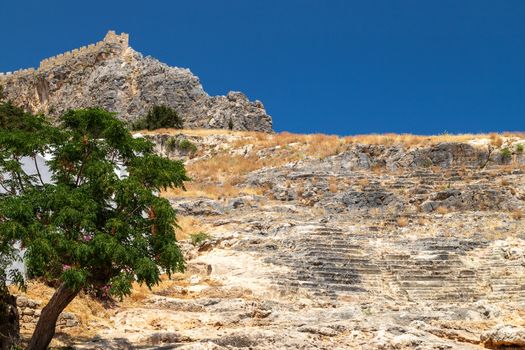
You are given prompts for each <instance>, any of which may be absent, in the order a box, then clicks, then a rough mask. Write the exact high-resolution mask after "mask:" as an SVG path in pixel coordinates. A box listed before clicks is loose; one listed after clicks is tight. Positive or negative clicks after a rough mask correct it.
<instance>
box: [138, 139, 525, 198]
mask: <svg viewBox="0 0 525 350" xmlns="http://www.w3.org/2000/svg"><path fill="white" fill-rule="evenodd" d="M140 133H142V134H143V135H155V134H162V135H177V134H184V135H187V136H195V137H207V136H212V135H229V136H232V137H233V141H231V142H230V144H229V147H226V148H224V149H220V150H219V151H214V153H213V154H212V156H209V157H201V158H198V159H195V160H194V161H192V162H189V163H188V164H187V165H186V168H187V170H188V173H189V174H190V176H191V177H192V182H191V183H189V184H188V186H187V191H182V190H179V189H173V190H172V189H170V190H167V191H164V192H163V194H164V195H165V196H167V197H207V198H212V199H223V198H231V197H235V196H239V195H242V194H257V195H259V194H262V193H261V192H262V189H254V188H240V187H239V186H238V184H239V183H241V182H242V181H243V179H244V176H245V175H246V174H248V173H250V172H253V171H256V170H259V169H262V168H265V167H279V166H282V165H284V164H287V163H291V162H297V161H300V160H302V159H305V158H307V157H309V158H314V159H323V158H325V157H329V156H332V155H336V154H338V153H341V152H343V151H344V150H346V149H347V148H348V147H349V146H350V145H352V144H370V145H385V146H388V145H394V144H399V145H403V146H405V147H408V148H410V147H422V146H429V145H432V144H437V143H441V142H468V141H472V140H486V144H492V145H495V146H501V145H502V144H503V142H505V141H504V138H505V137H506V138H509V137H519V138H525V133H503V134H447V133H445V134H441V135H434V136H421V135H411V134H370V135H355V136H346V137H340V136H335V135H324V134H309V135H305V134H293V133H289V132H281V133H275V134H268V133H263V132H255V131H230V130H213V129H182V130H179V129H159V130H154V131H140ZM248 146H249V152H247V153H246V154H240V153H242V152H237V153H236V152H233V151H234V150H242V149H243V148H245V147H248ZM199 155H202V153H201V150H199ZM373 170H374V173H375V174H377V175H379V174H381V173H382V172H383V171H384V169H383V168H381V167H380V166H377V167H374V169H373ZM361 185H362V186H363V185H364V184H361ZM336 190H337V184H336V183H334V182H332V183H331V184H330V191H336Z"/></svg>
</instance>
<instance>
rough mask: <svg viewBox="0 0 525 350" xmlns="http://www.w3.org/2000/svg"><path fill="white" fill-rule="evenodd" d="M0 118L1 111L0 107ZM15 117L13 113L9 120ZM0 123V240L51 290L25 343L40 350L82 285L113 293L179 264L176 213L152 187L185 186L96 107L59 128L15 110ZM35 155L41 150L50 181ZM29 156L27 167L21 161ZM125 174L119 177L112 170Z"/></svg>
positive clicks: (179, 169) (177, 173) (176, 166)
mask: <svg viewBox="0 0 525 350" xmlns="http://www.w3.org/2000/svg"><path fill="white" fill-rule="evenodd" d="M0 117H1V113H0ZM17 119H19V120H17ZM6 125H7V127H5V126H4V124H2V128H1V129H0V174H6V176H4V177H2V179H1V181H0V183H1V186H2V187H3V188H4V194H3V195H2V196H1V197H0V244H1V246H3V247H10V246H13V244H14V243H15V242H19V243H20V244H21V245H22V246H23V247H24V248H25V255H24V261H25V265H26V268H27V273H28V275H29V276H30V277H38V278H40V279H43V280H44V281H47V282H48V283H49V284H52V285H54V286H55V287H56V291H55V293H54V295H53V296H52V298H51V299H50V300H49V302H48V304H47V305H46V306H45V307H44V309H43V310H42V313H41V316H40V318H39V321H38V323H37V325H36V329H35V332H34V334H33V336H32V338H31V341H30V342H29V345H28V348H27V349H29V350H44V349H46V348H47V346H48V345H49V343H50V341H51V339H52V338H53V336H54V333H55V326H56V321H57V319H58V317H59V315H60V313H61V312H62V311H63V310H64V308H65V307H66V306H67V305H68V304H69V303H70V302H71V301H72V300H73V299H74V298H75V297H76V296H77V295H78V293H79V292H80V291H81V290H87V291H89V292H91V293H95V294H98V295H99V296H101V297H106V296H108V295H112V296H115V297H119V298H122V297H124V296H126V295H129V294H130V293H131V287H132V282H133V281H135V280H136V281H138V282H139V283H145V284H146V285H147V286H148V287H151V286H153V285H155V284H158V283H159V282H160V275H161V273H167V274H168V275H170V274H171V273H173V272H176V271H183V270H184V262H183V257H182V254H181V252H180V250H179V247H178V245H177V241H176V238H175V232H174V230H175V225H176V221H175V219H176V218H175V210H174V209H173V208H172V207H171V205H170V203H169V201H168V200H166V199H164V198H160V197H159V195H158V193H159V192H160V190H161V189H164V188H167V187H184V181H187V180H188V177H187V176H186V173H185V169H184V166H183V164H182V163H181V162H180V161H172V160H169V159H166V158H163V157H160V156H158V155H156V154H154V152H153V144H152V143H151V142H149V141H147V140H145V139H142V138H138V139H135V138H133V137H132V136H131V134H130V133H129V131H128V130H127V129H126V127H125V125H124V124H123V122H121V121H119V120H118V119H116V118H115V117H114V115H113V114H111V113H109V112H107V111H104V110H102V109H87V110H74V111H70V112H67V113H66V114H65V115H64V116H62V117H61V128H55V127H53V126H51V125H49V124H48V123H47V122H46V121H45V120H44V119H43V118H41V117H34V116H31V115H29V114H26V113H23V114H22V117H21V118H15V119H11V121H9V122H8V123H7V124H6ZM37 155H47V158H49V159H51V160H50V161H48V162H47V169H46V170H47V171H49V172H50V173H51V175H52V180H51V181H47V182H46V181H45V180H43V176H42V169H41V168H40V167H39V165H38V162H37V160H36V156H37ZM27 159H33V160H34V173H28V171H26V170H25V169H26V168H27V166H24V161H26V160H27ZM118 170H120V171H121V172H124V174H125V176H118V174H117V171H118Z"/></svg>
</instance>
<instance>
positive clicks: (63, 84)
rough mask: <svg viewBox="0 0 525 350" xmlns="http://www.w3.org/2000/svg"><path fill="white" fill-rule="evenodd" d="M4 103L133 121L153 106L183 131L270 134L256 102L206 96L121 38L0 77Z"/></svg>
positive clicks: (235, 95) (189, 78) (186, 73)
mask: <svg viewBox="0 0 525 350" xmlns="http://www.w3.org/2000/svg"><path fill="white" fill-rule="evenodd" d="M0 86H3V88H4V93H5V95H6V97H7V98H8V99H11V100H13V101H14V102H15V103H17V104H19V105H22V106H24V107H25V108H27V109H28V110H30V111H32V112H35V113H46V114H50V115H52V116H57V115H60V114H61V113H63V112H64V111H66V110H68V109H72V108H85V107H93V106H97V107H103V108H106V109H108V110H110V111H112V112H116V113H117V114H118V116H119V117H121V118H122V119H125V120H130V121H133V120H135V119H137V118H138V117H140V116H143V115H145V114H146V113H147V111H148V110H149V109H150V108H151V107H153V106H154V105H167V106H170V107H173V108H175V109H176V110H177V112H178V113H179V114H180V115H181V116H182V117H183V119H184V127H186V128H214V129H220V128H223V129H226V128H228V127H229V124H230V120H231V124H232V126H233V129H234V130H257V131H265V132H270V131H272V120H271V117H270V116H269V115H268V114H267V113H266V111H265V109H264V106H263V104H262V103H261V102H260V101H255V102H251V101H249V100H248V98H247V97H246V96H245V95H244V94H242V93H241V92H230V93H228V94H227V96H209V95H208V94H207V93H206V92H205V91H204V90H203V88H202V85H201V83H200V81H199V79H198V78H197V77H196V76H195V75H193V74H192V73H191V72H190V70H189V69H184V68H178V67H169V66H168V65H166V64H164V63H161V62H159V61H157V60H156V59H154V58H152V57H143V56H142V54H140V53H138V52H136V51H135V50H133V49H132V48H131V47H129V46H128V36H127V34H122V35H115V34H114V33H113V32H109V33H108V35H107V36H106V37H105V39H104V41H101V42H99V43H97V44H96V45H90V46H89V47H86V48H82V49H80V50H74V51H72V52H70V53H66V54H63V55H59V56H57V57H55V58H51V59H47V60H44V61H42V63H41V65H40V67H39V68H38V69H37V70H33V69H28V70H24V71H20V72H16V73H14V74H7V75H6V74H3V75H2V74H0Z"/></svg>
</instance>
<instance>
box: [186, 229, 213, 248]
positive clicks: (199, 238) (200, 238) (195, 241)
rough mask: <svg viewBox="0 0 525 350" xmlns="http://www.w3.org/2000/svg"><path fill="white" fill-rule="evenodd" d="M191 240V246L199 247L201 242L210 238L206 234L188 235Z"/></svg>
mask: <svg viewBox="0 0 525 350" xmlns="http://www.w3.org/2000/svg"><path fill="white" fill-rule="evenodd" d="M190 238H191V244H193V245H200V244H201V243H202V242H204V241H205V240H207V239H209V238H210V235H208V234H207V233H206V232H202V231H201V232H198V233H194V234H191V235H190Z"/></svg>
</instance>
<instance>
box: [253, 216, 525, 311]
mask: <svg viewBox="0 0 525 350" xmlns="http://www.w3.org/2000/svg"><path fill="white" fill-rule="evenodd" d="M275 247H277V248H276V249H275V251H274V253H273V254H270V256H268V254H269V253H268V251H265V255H267V256H268V257H267V258H266V262H267V263H272V264H277V265H284V266H286V267H288V268H289V269H290V271H291V272H290V273H288V274H286V275H283V276H275V284H276V287H277V288H279V289H282V290H285V291H288V292H290V291H299V290H304V291H307V292H309V293H312V294H314V295H317V296H325V297H329V298H337V297H340V296H342V295H349V294H362V295H368V296H371V295H384V296H386V297H394V298H396V299H402V300H407V301H418V302H422V301H423V302H424V301H440V302H442V301H446V302H474V301H477V300H479V299H488V300H496V301H505V300H515V301H525V267H524V266H523V265H522V264H523V261H522V260H519V259H518V260H510V259H506V258H505V256H504V254H503V252H502V251H501V249H500V248H498V247H497V246H493V245H489V244H488V242H487V241H486V240H484V239H483V238H481V237H477V236H475V235H474V236H473V237H470V238H468V239H459V238H454V237H435V238H430V239H418V240H406V239H405V240H403V239H399V240H395V239H386V238H385V237H381V235H379V234H376V233H372V232H368V233H367V234H366V235H363V234H346V233H345V232H344V230H342V229H338V228H331V227H329V226H317V227H313V228H312V227H311V226H308V227H307V228H306V229H304V230H300V234H295V235H292V236H290V237H287V238H284V239H278V242H277V244H275ZM247 249H250V250H257V246H252V247H249V248H247ZM465 261H474V262H475V264H474V266H473V265H472V264H466V263H465Z"/></svg>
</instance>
